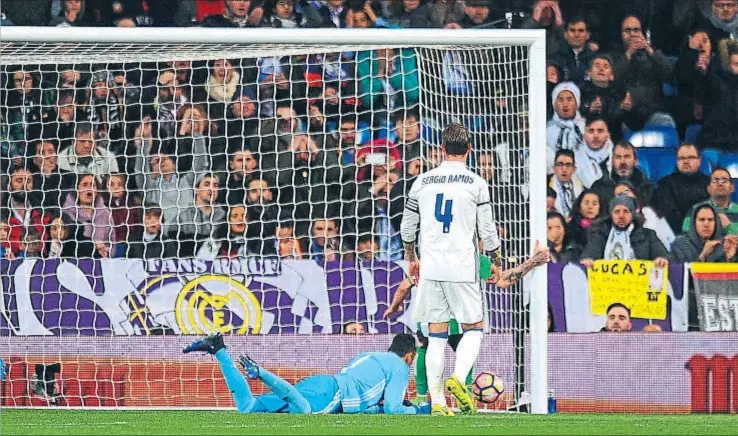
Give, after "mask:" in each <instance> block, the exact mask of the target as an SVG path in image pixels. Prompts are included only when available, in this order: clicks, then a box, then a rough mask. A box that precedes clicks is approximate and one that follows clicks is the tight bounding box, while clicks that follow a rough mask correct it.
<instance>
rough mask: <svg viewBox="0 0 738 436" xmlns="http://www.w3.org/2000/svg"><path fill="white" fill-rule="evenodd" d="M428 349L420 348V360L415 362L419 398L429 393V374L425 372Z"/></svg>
mask: <svg viewBox="0 0 738 436" xmlns="http://www.w3.org/2000/svg"><path fill="white" fill-rule="evenodd" d="M426 351H428V348H427V347H420V348H418V359H417V360H416V361H415V388H416V389H417V390H418V396H425V395H426V394H427V393H428V374H427V373H426V371H425V353H426Z"/></svg>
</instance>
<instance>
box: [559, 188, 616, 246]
mask: <svg viewBox="0 0 738 436" xmlns="http://www.w3.org/2000/svg"><path fill="white" fill-rule="evenodd" d="M605 216H607V210H606V208H605V207H604V205H603V203H602V198H600V194H598V193H597V192H596V191H593V190H591V189H586V190H584V191H583V192H582V194H581V195H580V196H579V198H577V201H576V202H574V206H573V207H572V208H571V218H570V220H569V229H568V232H567V233H571V236H572V238H573V240H574V242H575V243H576V244H577V245H579V246H580V247H585V246H586V245H587V235H588V233H589V228H590V227H591V226H592V225H593V224H594V223H596V222H597V220H599V219H600V218H603V217H605Z"/></svg>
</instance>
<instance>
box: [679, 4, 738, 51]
mask: <svg viewBox="0 0 738 436" xmlns="http://www.w3.org/2000/svg"><path fill="white" fill-rule="evenodd" d="M685 3H689V4H688V5H684V6H682V7H683V8H684V11H683V16H682V17H680V18H682V20H683V22H682V23H680V24H682V26H681V27H682V28H684V29H694V28H698V29H705V30H706V31H707V33H708V34H709V35H710V41H711V42H712V47H713V50H715V51H716V50H717V46H718V42H720V41H722V40H724V39H736V38H738V1H736V0H712V2H711V3H712V5H711V6H712V8H711V11H710V12H709V13H708V14H707V16H705V15H703V13H702V11H701V10H700V8H699V3H698V2H694V1H690V2H685Z"/></svg>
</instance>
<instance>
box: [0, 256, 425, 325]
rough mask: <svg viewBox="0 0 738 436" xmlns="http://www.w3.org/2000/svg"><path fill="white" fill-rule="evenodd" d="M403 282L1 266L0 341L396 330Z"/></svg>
mask: <svg viewBox="0 0 738 436" xmlns="http://www.w3.org/2000/svg"><path fill="white" fill-rule="evenodd" d="M403 278H404V272H403V269H402V267H401V265H399V264H397V263H388V262H373V263H372V265H371V266H362V265H359V264H355V263H345V264H338V263H336V264H333V265H330V264H329V265H326V266H325V267H323V266H320V265H318V264H317V263H316V262H312V261H294V260H292V261H281V260H279V259H268V258H267V259H265V258H240V259H217V260H215V261H202V260H198V259H166V260H161V259H157V260H150V261H144V260H140V259H139V260H133V259H104V260H95V259H63V260H60V259H48V260H43V259H33V260H32V259H27V260H17V261H5V260H3V261H2V262H0V279H2V290H3V292H2V297H3V298H2V299H1V300H0V310H1V311H2V316H0V335H8V334H9V335H72V336H76V335H86V336H91V335H96V336H99V335H167V334H203V333H206V332H212V331H216V330H219V331H222V332H232V333H235V334H268V333H339V332H341V330H342V329H343V327H344V326H345V325H346V324H348V323H351V322H359V323H362V324H363V326H364V327H365V329H367V330H368V331H370V332H374V333H386V332H399V331H403V330H405V328H406V326H408V327H411V326H412V323H411V322H410V320H409V319H408V317H409V314H408V313H407V312H409V311H406V314H404V315H403V316H402V317H400V318H399V319H397V320H394V321H393V322H392V323H391V324H390V323H387V322H385V321H382V320H381V315H382V313H383V312H384V310H385V309H386V308H387V302H389V301H391V297H392V293H394V291H395V290H396V288H397V286H398V285H399V283H400V282H401V281H402V280H403Z"/></svg>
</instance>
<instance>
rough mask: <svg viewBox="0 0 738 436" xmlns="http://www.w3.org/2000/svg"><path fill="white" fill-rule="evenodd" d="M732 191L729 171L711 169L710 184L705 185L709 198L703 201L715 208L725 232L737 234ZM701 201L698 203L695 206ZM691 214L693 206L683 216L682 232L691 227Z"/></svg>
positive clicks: (736, 208) (737, 216) (736, 206)
mask: <svg viewBox="0 0 738 436" xmlns="http://www.w3.org/2000/svg"><path fill="white" fill-rule="evenodd" d="M734 191H735V187H734V186H733V180H732V179H731V176H730V172H729V171H728V170H726V169H725V168H715V169H713V170H712V174H710V184H709V185H707V193H708V194H709V196H710V198H709V199H708V200H707V201H705V202H703V203H707V204H709V205H710V206H712V207H713V208H715V211H716V212H717V214H718V218H719V219H720V223H721V224H722V225H723V229H724V230H725V233H727V234H729V235H738V203H735V202H733V201H731V196H732V195H733V192H734ZM703 203H698V204H696V205H695V207H697V206H700V205H701V204H703ZM692 216H694V208H693V209H692V210H691V211H690V213H689V214H687V216H686V217H684V222H683V223H682V232H684V233H687V232H689V229H690V228H691V227H692Z"/></svg>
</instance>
